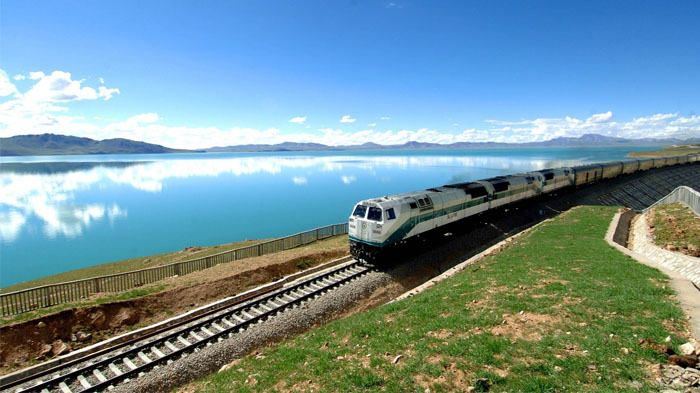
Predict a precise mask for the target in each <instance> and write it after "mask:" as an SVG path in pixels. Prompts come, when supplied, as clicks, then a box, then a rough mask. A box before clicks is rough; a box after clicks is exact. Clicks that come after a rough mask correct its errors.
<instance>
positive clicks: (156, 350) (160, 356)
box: [151, 346, 165, 359]
mask: <svg viewBox="0 0 700 393" xmlns="http://www.w3.org/2000/svg"><path fill="white" fill-rule="evenodd" d="M151 352H153V354H154V355H156V356H157V357H158V359H160V358H162V357H164V356H165V354H164V353H163V352H161V351H160V349H158V348H156V347H155V346H153V347H151Z"/></svg>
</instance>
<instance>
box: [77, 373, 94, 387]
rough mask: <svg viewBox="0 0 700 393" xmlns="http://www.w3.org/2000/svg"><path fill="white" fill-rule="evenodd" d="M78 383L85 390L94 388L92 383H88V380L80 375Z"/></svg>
mask: <svg viewBox="0 0 700 393" xmlns="http://www.w3.org/2000/svg"><path fill="white" fill-rule="evenodd" d="M78 381H79V382H80V384H81V385H83V387H84V388H85V389H90V388H91V387H92V385H90V382H88V380H87V379H85V377H84V376H82V375H78Z"/></svg>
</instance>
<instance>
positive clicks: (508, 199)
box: [348, 154, 700, 263]
mask: <svg viewBox="0 0 700 393" xmlns="http://www.w3.org/2000/svg"><path fill="white" fill-rule="evenodd" d="M697 161H700V154H689V155H685V156H673V157H658V158H642V159H635V160H629V161H613V162H604V163H598V164H588V165H582V166H577V167H571V168H552V169H543V170H540V171H534V172H527V173H519V174H515V175H508V176H497V177H493V178H490V179H484V180H477V181H473V182H465V183H457V184H447V185H444V186H442V187H435V188H429V189H427V190H420V191H412V192H407V193H404V194H397V195H388V196H384V197H380V198H372V199H366V200H363V201H360V202H358V203H357V204H356V205H355V207H354V209H353V210H352V214H351V215H350V218H349V226H348V234H349V237H350V252H351V254H352V255H353V256H354V257H355V258H357V259H358V260H364V261H367V262H373V263H376V262H381V260H382V259H383V258H382V256H383V254H384V252H385V251H386V250H388V249H389V248H390V247H393V246H396V245H399V244H401V243H404V242H406V241H408V240H409V239H411V238H413V237H415V236H418V235H421V234H423V233H426V232H429V231H433V230H436V229H437V228H440V227H443V226H445V225H448V224H451V223H453V222H456V221H459V220H462V219H464V218H467V217H471V216H474V215H477V214H480V213H483V212H485V211H487V210H491V209H499V208H503V207H504V206H506V205H508V204H511V203H514V202H517V201H520V200H524V199H527V198H532V197H534V196H537V195H540V194H542V193H551V192H553V191H556V190H559V189H562V188H565V187H580V186H585V185H588V184H592V183H595V182H598V181H600V180H603V179H612V178H615V177H617V176H621V175H627V174H631V173H635V172H639V171H646V170H649V169H652V168H661V167H666V166H672V165H683V164H687V163H693V162H697Z"/></svg>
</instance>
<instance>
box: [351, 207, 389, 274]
mask: <svg viewBox="0 0 700 393" xmlns="http://www.w3.org/2000/svg"><path fill="white" fill-rule="evenodd" d="M400 212H401V211H400V205H399V204H396V203H394V201H391V200H381V199H375V200H365V201H361V202H359V203H358V204H357V205H355V208H354V209H353V211H352V214H351V215H350V218H349V219H348V221H349V222H348V235H349V238H350V253H351V254H352V256H354V257H355V258H357V259H361V260H365V261H368V262H373V261H375V260H376V259H377V257H378V256H379V254H380V253H381V251H382V247H384V246H385V245H387V244H388V243H389V242H390V237H391V234H392V233H393V232H394V231H395V226H396V223H397V222H398V220H397V218H398V216H399V214H400Z"/></svg>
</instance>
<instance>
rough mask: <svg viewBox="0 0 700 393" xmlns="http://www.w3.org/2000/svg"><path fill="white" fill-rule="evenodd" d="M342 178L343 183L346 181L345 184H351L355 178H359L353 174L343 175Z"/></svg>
mask: <svg viewBox="0 0 700 393" xmlns="http://www.w3.org/2000/svg"><path fill="white" fill-rule="evenodd" d="M340 180H342V181H343V183H345V184H350V183H352V182H354V181H355V180H357V178H356V177H355V176H352V175H351V176H342V177H341V178H340Z"/></svg>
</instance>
